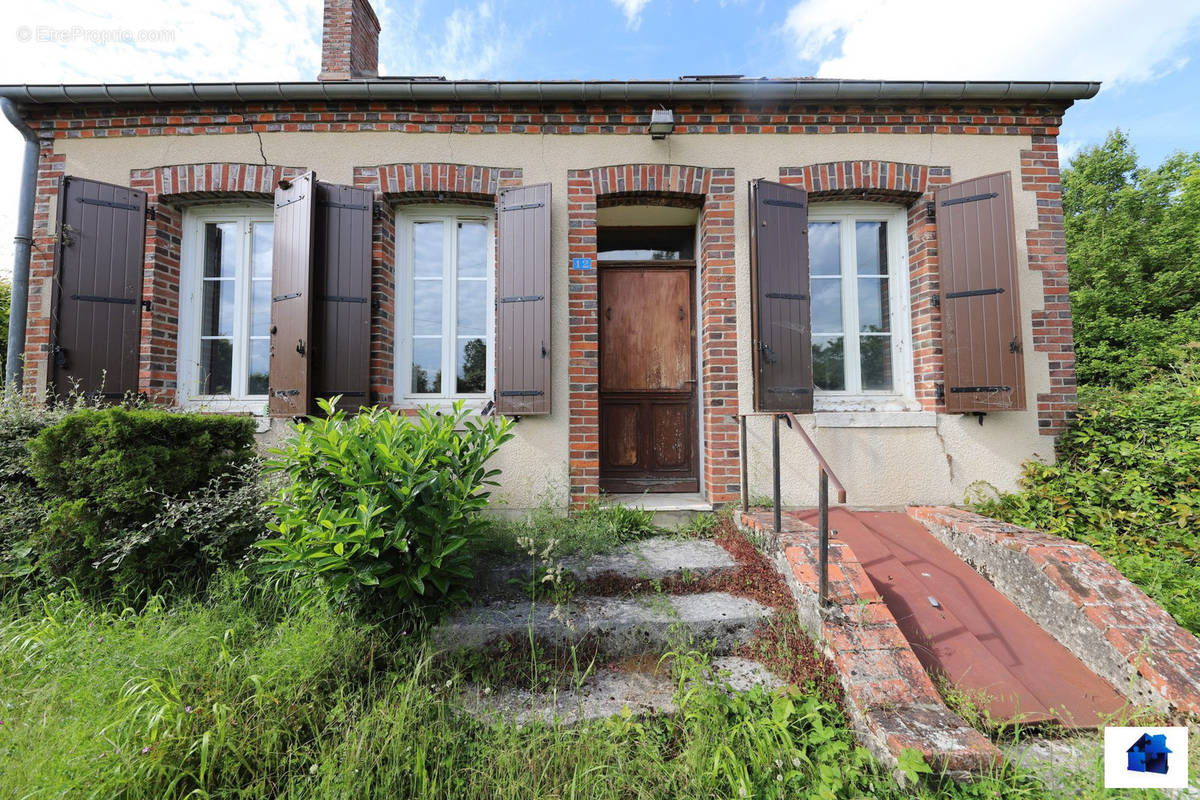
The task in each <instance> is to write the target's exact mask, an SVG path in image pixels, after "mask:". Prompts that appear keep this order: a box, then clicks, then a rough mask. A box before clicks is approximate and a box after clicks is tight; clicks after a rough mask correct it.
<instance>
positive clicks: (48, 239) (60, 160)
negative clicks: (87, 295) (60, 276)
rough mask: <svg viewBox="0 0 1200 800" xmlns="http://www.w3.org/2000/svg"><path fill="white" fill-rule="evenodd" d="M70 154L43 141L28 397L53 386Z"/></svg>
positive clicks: (30, 313)
mask: <svg viewBox="0 0 1200 800" xmlns="http://www.w3.org/2000/svg"><path fill="white" fill-rule="evenodd" d="M66 161H67V157H66V156H65V155H62V154H56V153H55V152H54V143H53V142H51V141H47V140H44V139H43V140H42V142H41V152H40V153H39V156H38V173H37V191H36V196H35V198H34V209H33V243H32V252H31V255H30V261H29V304H28V305H27V306H26V308H27V314H28V316H27V320H26V327H25V370H24V376H23V384H22V385H23V390H24V393H25V394H26V396H28V397H39V398H40V397H45V395H46V391H47V390H48V389H49V384H50V379H51V375H52V374H53V372H52V370H51V369H50V333H51V331H50V314H51V304H52V303H53V302H54V255H55V251H56V249H57V246H58V241H57V236H56V234H57V231H56V230H55V227H56V226H57V224H58V220H57V219H55V214H56V213H57V212H56V207H55V205H54V203H55V201H56V200H57V198H58V192H59V188H60V187H61V186H62V179H63V177H64V175H65V174H66V173H65V171H64V165H65V164H66Z"/></svg>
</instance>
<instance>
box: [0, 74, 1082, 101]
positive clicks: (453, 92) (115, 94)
mask: <svg viewBox="0 0 1200 800" xmlns="http://www.w3.org/2000/svg"><path fill="white" fill-rule="evenodd" d="M1099 90H1100V83H1099V82H1097V81H1073V82H1072V81H1067V82H1064V81H865V80H826V79H817V78H799V79H796V78H793V79H749V80H747V79H725V80H679V81H447V80H438V79H434V80H430V79H409V78H372V79H368V80H352V81H307V82H295V83H145V84H62V85H7V86H0V98H7V99H10V100H14V101H17V102H20V103H26V104H39V105H40V104H104V105H120V104H125V103H212V102H248V103H254V102H260V103H261V102H274V101H288V100H328V101H334V102H336V101H342V100H397V101H404V100H409V101H460V102H481V101H482V102H486V101H524V102H630V101H648V102H663V103H666V102H705V101H756V102H807V103H829V102H882V101H922V102H961V101H988V102H1012V101H1025V102H1050V103H1064V104H1066V105H1070V104H1071V103H1073V102H1074V101H1076V100H1086V99H1088V98H1090V97H1093V96H1095V94H1096V92H1098V91H1099Z"/></svg>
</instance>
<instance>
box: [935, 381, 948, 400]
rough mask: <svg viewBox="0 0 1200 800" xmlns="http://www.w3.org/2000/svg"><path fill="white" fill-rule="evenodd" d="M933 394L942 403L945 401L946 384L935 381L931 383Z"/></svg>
mask: <svg viewBox="0 0 1200 800" xmlns="http://www.w3.org/2000/svg"><path fill="white" fill-rule="evenodd" d="M933 396H934V397H935V398H937V400H938V402H942V403H944V402H945V401H946V384H944V383H935V384H934V385H933Z"/></svg>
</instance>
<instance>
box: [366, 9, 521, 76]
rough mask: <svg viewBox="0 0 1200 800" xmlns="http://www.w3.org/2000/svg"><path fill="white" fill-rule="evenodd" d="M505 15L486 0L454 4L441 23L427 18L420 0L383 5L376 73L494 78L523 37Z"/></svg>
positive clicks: (509, 59)
mask: <svg viewBox="0 0 1200 800" xmlns="http://www.w3.org/2000/svg"><path fill="white" fill-rule="evenodd" d="M438 13H439V14H440V13H443V12H442V10H441V9H440V8H439V9H438ZM506 17H508V15H507V14H504V13H497V11H496V9H495V8H494V6H493V5H492V3H491V2H489V0H483V1H482V2H478V3H475V4H471V5H466V6H459V7H456V8H454V9H453V10H452V11H450V13H449V14H447V15H446V16H445V18H444V19H443V20H442V21H441V24H440V25H438V24H435V23H434V22H432V21H427V20H426V14H425V3H424V1H423V0H415V2H411V3H406V4H405V7H404V8H403V10H394V9H391V8H387V9H386V10H385V11H384V13H383V14H382V15H381V16H380V25H381V27H382V28H383V33H382V37H383V38H382V40H381V41H380V48H379V49H380V62H381V63H380V74H381V75H382V74H390V75H445V76H446V77H447V78H450V79H451V80H454V79H462V78H481V79H494V78H495V77H496V76H495V73H496V72H497V71H498V70H501V69H502V68H503V67H504V65H506V64H508V63H509V62H511V61H512V60H513V57H514V56H515V55H516V54H517V53H519V52H520V51H521V49H522V48H523V47H524V44H525V39H526V33H525V32H523V31H516V30H513V29H512V28H511V27H510V26H509V25H508V23H506V22H505V21H504V20H505V18H506Z"/></svg>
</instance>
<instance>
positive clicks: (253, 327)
mask: <svg viewBox="0 0 1200 800" xmlns="http://www.w3.org/2000/svg"><path fill="white" fill-rule="evenodd" d="M270 333H271V281H269V280H263V281H251V282H250V335H251V336H269V335H270Z"/></svg>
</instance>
